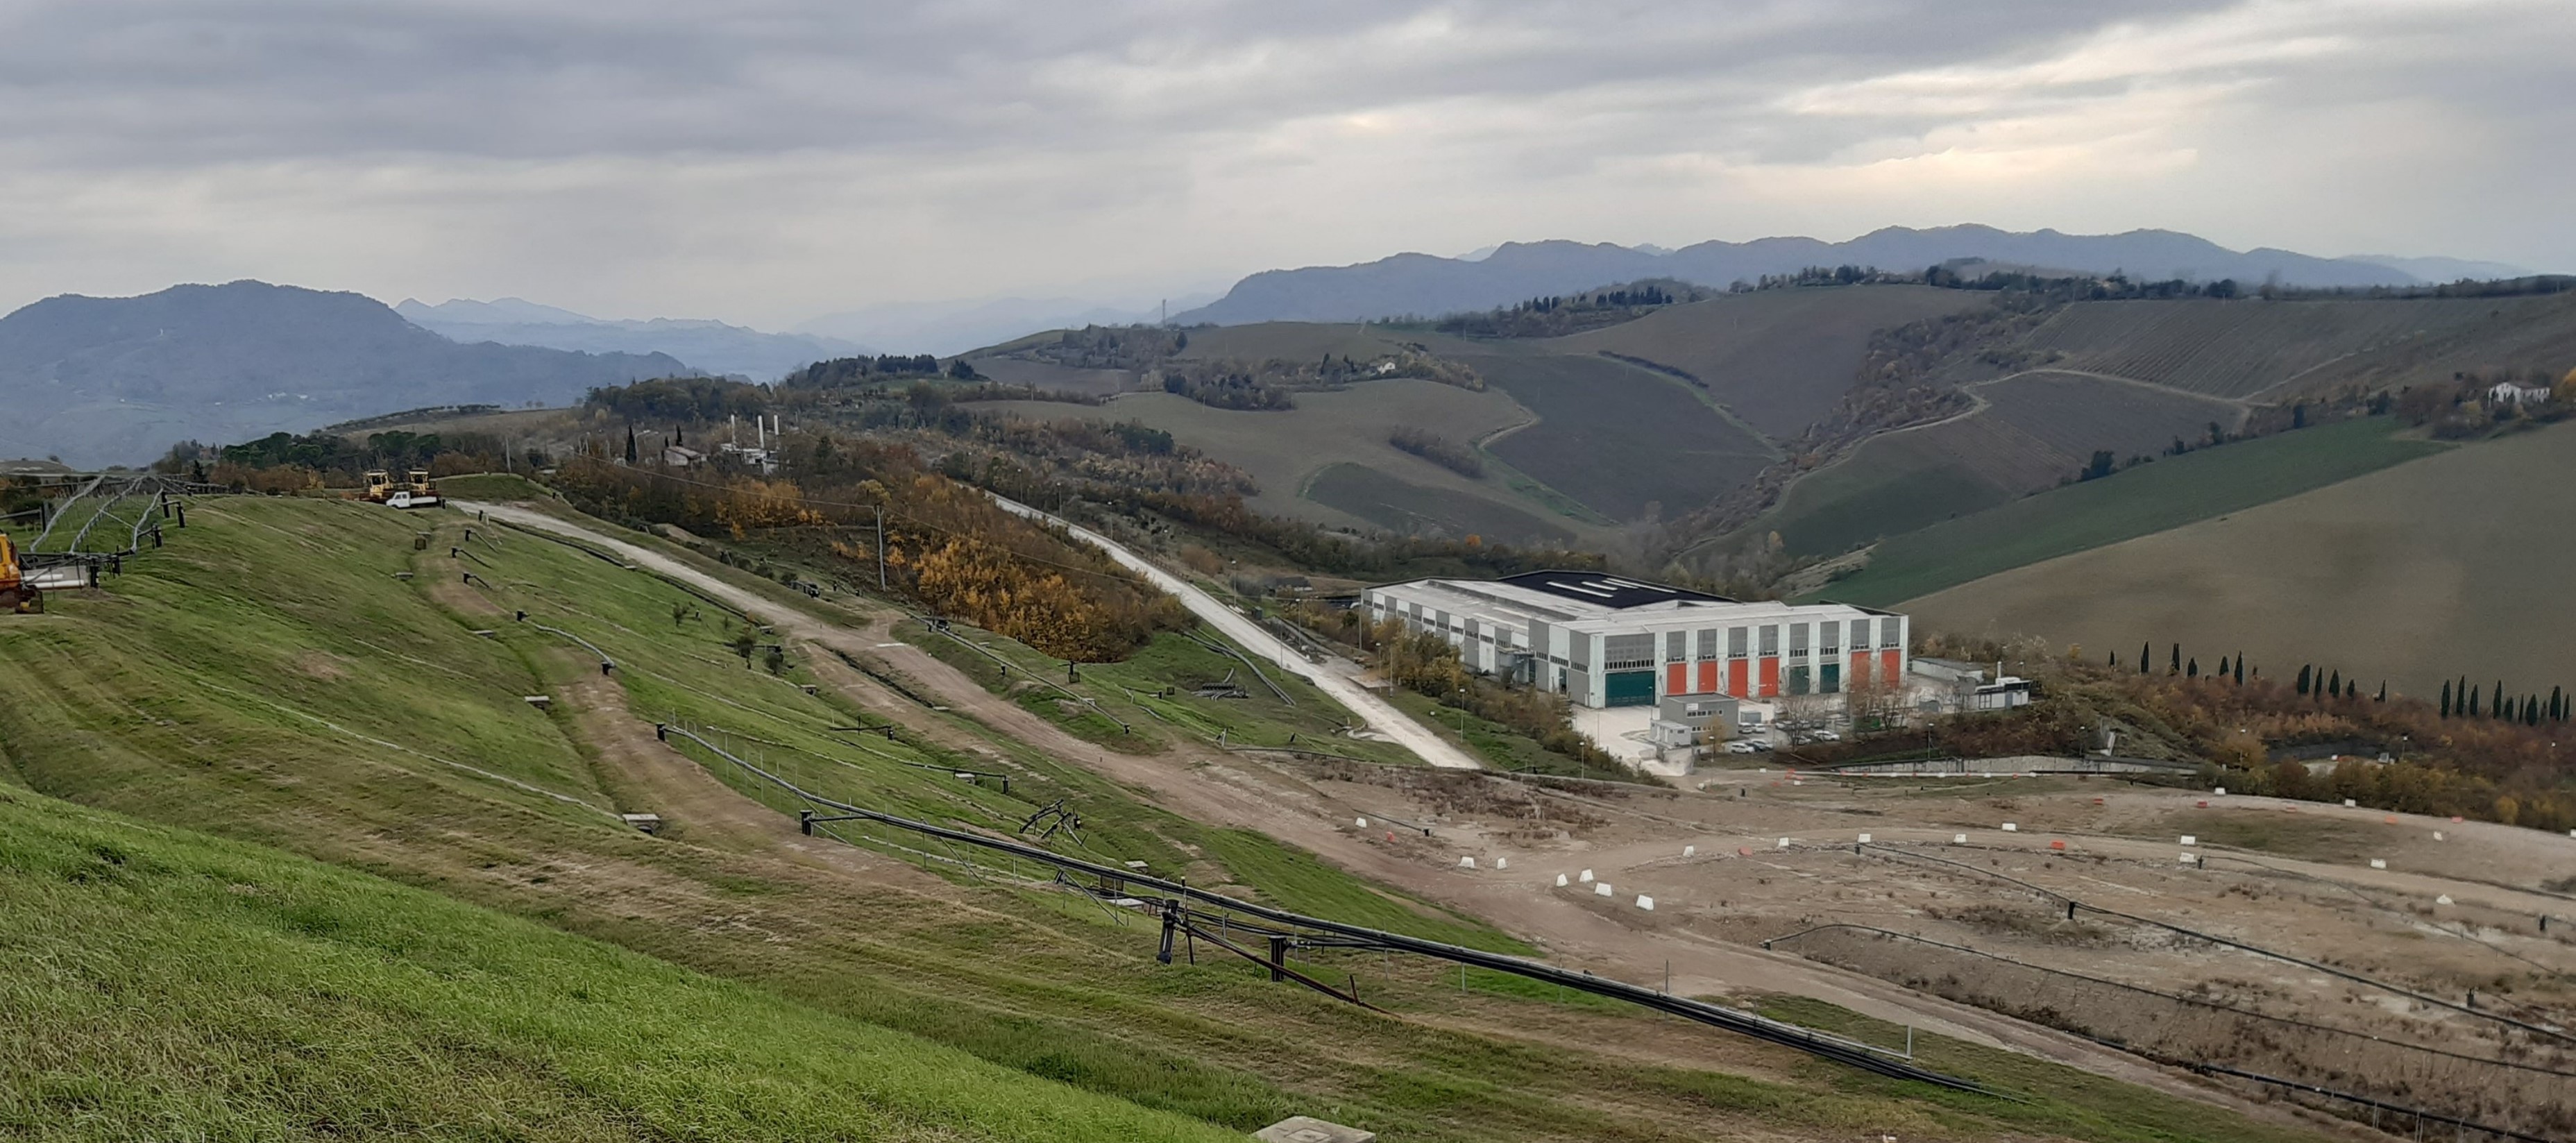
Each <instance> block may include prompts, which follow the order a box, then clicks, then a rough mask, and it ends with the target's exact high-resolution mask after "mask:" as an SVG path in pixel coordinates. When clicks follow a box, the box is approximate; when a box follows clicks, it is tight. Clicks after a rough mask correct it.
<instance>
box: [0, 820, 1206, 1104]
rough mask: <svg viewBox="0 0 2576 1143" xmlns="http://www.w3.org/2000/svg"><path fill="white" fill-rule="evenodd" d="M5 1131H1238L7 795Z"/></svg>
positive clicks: (585, 946) (471, 915) (202, 844)
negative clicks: (1138, 1105)
mask: <svg viewBox="0 0 2576 1143" xmlns="http://www.w3.org/2000/svg"><path fill="white" fill-rule="evenodd" d="M0 1135H7V1136H8V1137H10V1138H13V1139H45V1140H56V1139H59V1140H72V1139H98V1140H126V1139H183V1138H184V1139H289V1138H294V1139H304V1138H326V1137H329V1138H374V1139H397V1138H399V1139H538V1138H542V1139H568V1140H573V1139H578V1140H587V1139H597V1140H612V1139H636V1138H656V1139H762V1140H803V1139H885V1140H924V1141H931V1140H937V1141H948V1140H968V1139H978V1140H1000V1139H1065V1140H1086V1139H1088V1140H1101V1141H1103V1143H1113V1141H1124V1140H1130V1139H1158V1140H1220V1139H1239V1138H1241V1136H1240V1135H1239V1134H1237V1133H1234V1132H1230V1131H1226V1130H1223V1129H1221V1128H1217V1127H1214V1126H1211V1125H1208V1124H1205V1123H1201V1122H1198V1121H1195V1120H1191V1119H1188V1118H1185V1117H1183V1116H1180V1115H1175V1114H1170V1113H1166V1112H1154V1111H1148V1110H1145V1109H1143V1108H1140V1107H1137V1106H1135V1105H1134V1104H1130V1103H1125V1102H1122V1101H1119V1100H1116V1099H1111V1098H1108V1097H1105V1096H1100V1095H1095V1094H1092V1093H1089V1092H1085V1091H1081V1090H1077V1089H1075V1088H1073V1087H1069V1086H1066V1085H1064V1084H1061V1083H1056V1082H1052V1081H1049V1080H1045V1079H1041V1078H1038V1077H1036V1076H1032V1075H1030V1074H1028V1073H1026V1072H1023V1071H1018V1070H1014V1069H1011V1068H1006V1067H1002V1066H999V1065H996V1064H991V1063H987V1062H985V1061H983V1060H980V1059H977V1058H975V1057H974V1056H972V1055H970V1054H968V1053H966V1052H964V1051H961V1050H958V1049H956V1048H951V1047H944V1046H941V1045H938V1044H934V1043H931V1042H930V1041H927V1040H924V1039H921V1038H919V1037H916V1036H911V1035H906V1034H903V1033H899V1032H894V1031H889V1030H887V1029H884V1028H879V1027H871V1026H868V1025H865V1024H861V1023H858V1022H856V1021H853V1020H849V1019H846V1018H842V1017H838V1016H833V1015H830V1014H827V1013H823V1012H818V1011H815V1010H813V1009H811V1008H808V1007H805V1006H803V1005H798V1004H794V1003H791V1002H789V1001H786V1000H784V999H781V998H779V997H778V996H775V995H772V994H768V993H764V992H762V991H760V990H758V989H755V988H751V987H747V986H745V985H741V984H737V983H733V982H728V981H722V980H717V979H715V978H712V977H709V976H705V975H702V974H699V973H695V972H691V971H689V970H687V969H683V968H680V967H677V966H675V965H671V964H668V963H665V962H662V961H658V960H655V959H653V958H651V957H647V956H642V955H639V954H636V953H633V952H628V951H626V950H623V949H619V948H615V947H613V946H610V945H606V944H602V943H599V942H597V941H591V940H585V939H583V938H580V937H576V936H571V935H568V934H565V933H562V932H558V931H556V930H553V929H549V928H546V927H544V926H541V925H538V924H535V923H532V922H529V921H525V920H520V919H517V918H513V917H507V916H503V915H501V914H498V913H495V912H492V911H490V910H486V909H481V908H477V907H474V906H472V905H467V904H464V903H461V902H458V901H454V900H450V899H448V898H444V897H441V896H438V895H437V894H434V893H429V892H425V891H422V890H419V889H413V888H407V887H404V886H400V885H396V884H393V883H391V882H387V881H384V880H381V879H379V878H374V877H370V876H367V875H365V874H361V873H355V872H351V871H348V870H343V869H336V868H333V867H331V866H327V865H323V864H321V863H319V862H315V861H311V860H307V859H304V858H298V857H293V856H290V855H287V854H284V853H281V852H278V851H275V850H270V849H266V848H263V847H259V846H253V845H246V844H242V843H237V842H223V841H217V840H214V839H211V838H207V837H205V836H203V835H199V834H194V833H190V832H187V831H182V830H174V829H168V828H163V827H156V826H148V825H143V824H140V823H136V822H133V821H130V820H127V819H124V818H121V817H119V816H117V815H113V814H108V813H104V812H100V811H96V810H89V809H84V808H80V807H77V806H74V805H72V804H70V803H67V802H61V801H57V800H54V799H51V798H46V797H43V796H42V795H37V794H32V793H26V792H23V791H19V792H13V791H11V790H9V789H7V788H0Z"/></svg>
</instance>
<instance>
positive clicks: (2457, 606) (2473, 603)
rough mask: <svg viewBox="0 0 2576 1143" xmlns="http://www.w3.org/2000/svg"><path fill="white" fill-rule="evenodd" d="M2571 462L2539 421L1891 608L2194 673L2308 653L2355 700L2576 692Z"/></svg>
mask: <svg viewBox="0 0 2576 1143" xmlns="http://www.w3.org/2000/svg"><path fill="white" fill-rule="evenodd" d="M2311 431H2312V432H2313V431H2315V430H2311ZM2352 431H2353V432H2355V433H2356V434H2358V433H2360V432H2361V431H2362V430H2360V429H2354V430H2352ZM2306 435H2308V434H2307V433H2293V434H2290V436H2289V437H2287V438H2284V439H2283V443H2284V444H2285V445H2288V446H2292V447H2295V445H2296V443H2297V440H2298V438H2299V437H2302V436H2306ZM2392 443H2394V442H2392ZM2251 447H2253V446H2251V445H2231V446H2229V447H2228V448H2225V449H2220V450H2217V451H2216V452H2213V453H2211V454H2209V456H2210V458H2211V460H2212V461H2213V462H2217V461H2220V460H2223V459H2224V458H2225V457H2226V454H2228V453H2230V452H2233V451H2235V450H2236V449H2239V448H2251ZM2418 447H2421V446H2418ZM2185 459H2189V458H2185ZM2176 463H2177V462H2173V461H2159V462H2157V463H2156V464H2155V465H2153V466H2151V467H2150V469H2149V470H2148V471H2149V472H2152V470H2153V469H2161V468H2164V467H2166V465H2168V464H2176ZM2569 471H2576V425H2567V424H2561V425H2555V426H2551V427H2548V428H2545V429H2540V430H2537V431H2533V432H2528V433H2523V434H2520V435H2517V436H2514V437H2510V438H2507V439H2504V440H2498V441H2490V442H2481V443H2478V444H2473V445H2467V446H2463V447H2459V448H2453V449H2449V450H2447V451H2444V452H2442V453H2441V454H2439V455H2436V456H2429V457H2425V458H2423V459H2420V460H2416V461H2412V462H2410V463H2406V464H2401V465H2396V466H2395V467H2390V468H2386V469H2383V470H2382V471H2378V472H2373V473H2369V474H2367V475H2363V476H2357V477H2354V478H2351V479H2347V480H2343V481H2340V482H2337V483H2333V484H2328V485H2326V486H2324V487H2321V488H2316V489H2314V490H2313V491H2309V492H2306V493H2303V494H2301V495H2297V496H2291V497H2288V498H2285V499H2278V500H2273V501H2271V502H2269V503H2265V504H2261V505H2258V506H2255V507H2249V508H2244V509H2241V510H2236V511H2232V512H2229V513H2228V514H2226V515H2223V516H2219V517H2217V518H2214V519H2204V520H2201V521H2199V522H2197V523H2191V524H2186V525H2184V526H2182V527H2178V528H2171V529H2168V530H2165V531H2160V532H2156V533H2154V534H2152V535H2144V536H2140V537H2138V538H2136V539H2131V540H2126V541H2123V542H2120V543H2116V544H2109V545H2106V546H2103V547H2098V548H2093V549H2091V550H2088V551H2082V552H2077V553H2075V554H2073V555H2068V556H2062V557H2059V558H2057V559H2052V560H2046V561H2043V562H2040V563H2035V564H2029V565H2025V566H2021V567H2016V568H2013V569H2011V570H2009V571H2004V572H2001V573H1999V574H1995V575H1990V576H1986V577H1984V578H1982V579H1976V580H1972V581H1969V582H1967V583H1963V584H1961V585H1959V586H1957V587H1953V588H1950V589H1948V590H1945V591H1939V592H1935V593H1933V594H1931V595H1928V596H1924V597H1921V598H1918V599H1915V600H1913V601H1911V602H1909V603H1908V604H1907V605H1906V609H1907V610H1908V611H1911V612H1912V613H1914V615H1915V617H1916V622H1917V623H1919V624H1922V625H1924V626H1926V627H1939V628H1947V629H1952V630H1962V631H1970V632H1980V631H1989V630H1991V631H1994V632H1997V633H1999V634H2011V633H2027V634H2031V635H2038V636H2043V637H2045V638H2047V639H2048V640H2049V641H2050V642H2051V643H2053V644H2057V645H2061V646H2062V645H2064V644H2066V643H2070V642H2072V643H2081V644H2083V645H2084V646H2086V647H2094V648H2112V647H2123V648H2125V647H2134V646H2136V645H2137V644H2138V643H2139V642H2140V641H2142V640H2154V641H2155V642H2157V643H2158V644H2163V643H2168V642H2179V643H2181V644H2182V645H2183V653H2184V654H2185V655H2196V656H2197V657H2199V658H2200V659H2201V661H2202V662H2203V663H2204V664H2207V663H2208V662H2210V661H2211V660H2212V659H2214V658H2215V657H2216V656H2218V655H2221V654H2232V653H2234V652H2237V651H2240V650H2241V651H2243V652H2244V653H2245V654H2246V655H2247V656H2249V657H2250V658H2251V659H2252V661H2253V663H2254V665H2256V666H2258V667H2261V668H2263V671H2264V673H2265V674H2266V675H2277V674H2281V673H2289V672H2295V671H2296V669H2297V667H2298V665H2299V664H2301V663H2314V664H2316V665H2318V666H2319V667H2320V668H2321V669H2323V668H2329V667H2330V668H2333V669H2335V670H2338V671H2340V672H2341V673H2342V675H2343V677H2344V678H2347V679H2359V680H2360V681H2361V682H2362V686H2363V690H2364V692H2365V693H2368V692H2370V691H2371V690H2372V689H2373V688H2375V687H2376V685H2377V683H2378V681H2379V680H2380V679H2383V678H2384V679H2386V680H2388V682H2389V685H2390V689H2391V690H2392V691H2397V692H2403V693H2408V694H2414V695H2418V696H2430V695H2432V694H2434V693H2435V692H2436V691H2437V690H2438V688H2439V687H2440V686H2441V684H2442V681H2443V680H2444V679H2446V678H2449V677H2453V676H2455V675H2459V674H2467V675H2469V676H2470V677H2471V678H2472V679H2475V680H2479V681H2480V684H2481V685H2484V686H2491V685H2493V682H2494V681H2495V680H2496V679H2498V678H2502V679H2503V680H2504V682H2505V684H2506V685H2507V686H2508V687H2509V688H2511V689H2512V690H2513V691H2515V692H2516V693H2520V692H2526V691H2532V690H2535V689H2536V690H2537V691H2538V692H2539V693H2541V694H2543V695H2546V694H2547V693H2549V689H2550V688H2551V687H2552V686H2556V685H2560V684H2568V683H2576V677H2571V676H2570V673H2569V671H2568V668H2567V662H2566V656H2565V653H2564V651H2563V648H2564V647H2565V646H2566V644H2567V642H2568V640H2569V639H2571V638H2576V630H2570V629H2569V626H2570V625H2569V624H2568V622H2567V618H2566V616H2567V609H2566V607H2565V601H2564V599H2563V598H2562V597H2563V595H2564V591H2563V586H2562V585H2563V584H2564V582H2565V574H2564V569H2565V568H2567V567H2568V566H2570V564H2571V563H2576V502H2571V501H2570V500H2569V498H2568V497H2566V496H2565V495H2563V494H2562V491H2561V489H2562V486H2563V483H2564V477H2565V474H2566V473H2568V472H2569ZM2117 479H2120V480H2124V479H2129V477H2128V476H2123V477H2120V478H2117ZM2104 483H2116V480H2114V481H2109V482H2104ZM1895 590H1900V591H1901V590H1903V588H1902V587H1901V586H1899V587H1897V588H1895Z"/></svg>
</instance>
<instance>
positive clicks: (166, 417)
mask: <svg viewBox="0 0 2576 1143" xmlns="http://www.w3.org/2000/svg"><path fill="white" fill-rule="evenodd" d="M689 372H692V370H690V369H689V368H688V366H686V365H683V364H682V363H681V362H680V361H678V360H677V359H675V358H672V357H668V356H664V355H660V354H648V355H637V354H628V353H606V354H591V353H573V352H567V351H564V350H559V349H537V348H529V347H524V346H504V345H490V344H479V345H459V344H456V343H455V342H452V341H449V340H448V339H446V338H443V337H440V336H439V335H437V334H434V333H431V332H429V331H428V330H425V329H422V328H420V327H419V326H416V325H413V324H412V323H410V322H408V321H405V320H403V319H402V317H401V316H400V315H398V314H396V313H395V312H394V311H393V310H391V309H388V308H386V307H385V306H384V305H383V304H382V303H380V302H377V301H375V300H373V299H370V298H367V297H363V296H361V295H358V294H350V293H325V292H322V291H318V290H306V289H299V288H296V287H293V286H272V285H268V284H266V283H262V282H247V281H245V282H233V283H230V284H228V285H221V286H173V287H171V288H169V289H167V290H162V291H160V292H158V293H153V294H145V295H142V296H140V297H132V298H91V297H81V296H77V295H64V296H61V297H55V298H47V299H45V300H44V301H40V302H36V303H33V304H31V305H28V306H25V307H23V308H21V309H19V310H17V311H16V312H14V313H11V314H9V315H8V316H7V317H0V387H5V388H6V389H7V390H8V391H9V392H10V393H11V394H12V395H13V396H14V397H15V398H17V404H16V407H15V408H14V409H13V412H12V415H11V416H10V417H9V418H7V419H6V420H0V456H13V455H19V454H27V455H56V456H60V457H61V458H62V459H63V460H64V461H65V462H67V463H70V464H73V465H76V466H97V465H106V464H116V463H124V464H142V463H144V462H146V461H149V460H152V459H154V458H155V457H157V456H159V455H160V454H161V453H162V452H163V451H164V450H166V449H168V448H169V447H170V445H171V444H172V443H173V442H176V441H179V440H182V439H195V440H248V439H251V438H254V437H259V436H264V435H266V434H268V433H271V432H276V431H280V430H285V431H302V430H306V429H311V428H315V427H317V426H320V425H325V424H330V423H332V422H334V421H339V420H344V419H347V418H350V417H358V416H365V415H369V414H374V413H382V412H385V411H387V410H390V409H403V408H419V407H424V406H430V405H452V404H465V403H494V404H505V405H514V406H515V405H520V404H524V403H526V402H529V401H542V402H547V403H554V404H560V403H564V402H568V401H572V400H575V399H578V398H579V397H580V396H581V395H582V393H583V392H584V391H586V390H588V389H590V388H592V387H594V386H600V385H615V384H622V383H625V382H628V381H633V380H637V379H640V378H646V377H662V376H674V375H680V374H686V373H689Z"/></svg>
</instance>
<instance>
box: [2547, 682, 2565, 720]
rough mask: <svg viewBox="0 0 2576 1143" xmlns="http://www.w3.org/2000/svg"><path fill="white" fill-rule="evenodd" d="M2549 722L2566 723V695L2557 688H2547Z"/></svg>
mask: <svg viewBox="0 0 2576 1143" xmlns="http://www.w3.org/2000/svg"><path fill="white" fill-rule="evenodd" d="M2549 720H2550V721H2551V722H2565V721H2567V694H2566V692H2565V691H2563V690H2560V689H2559V688H2557V687H2551V688H2549Z"/></svg>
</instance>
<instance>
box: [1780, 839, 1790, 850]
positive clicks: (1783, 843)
mask: <svg viewBox="0 0 2576 1143" xmlns="http://www.w3.org/2000/svg"><path fill="white" fill-rule="evenodd" d="M1780 848H1782V849H1787V848H1789V839H1788V838H1785V837H1784V838H1781V839H1780Z"/></svg>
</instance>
